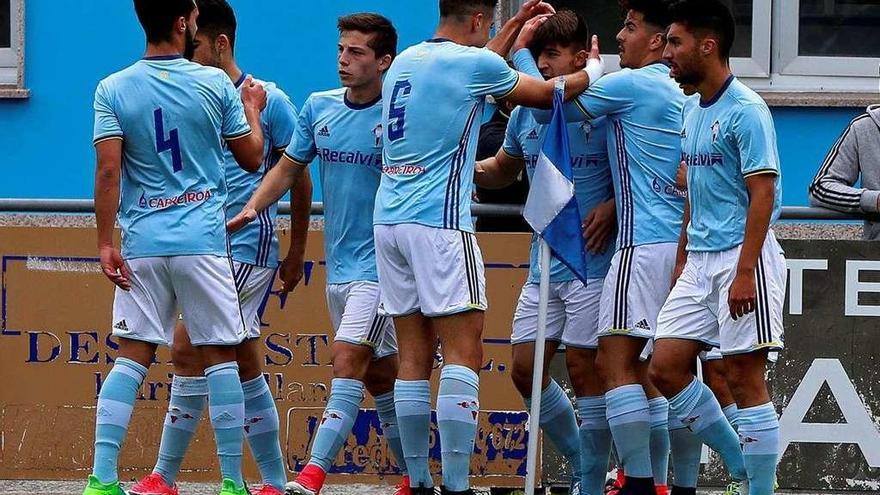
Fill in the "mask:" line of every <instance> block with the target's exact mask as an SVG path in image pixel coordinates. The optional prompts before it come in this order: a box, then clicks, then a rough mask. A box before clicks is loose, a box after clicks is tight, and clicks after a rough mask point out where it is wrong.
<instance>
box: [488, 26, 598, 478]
mask: <svg viewBox="0 0 880 495" xmlns="http://www.w3.org/2000/svg"><path fill="white" fill-rule="evenodd" d="M526 24H527V27H525V28H524V29H531V28H532V27H533V26H534V25H535V24H540V26H539V27H537V29H536V31H535V36H534V38H533V39H532V41H531V43H530V44H529V50H530V51H531V52H532V53H533V54H534V55H535V58H536V59H537V62H538V68H539V69H540V71H541V74H542V75H543V76H544V77H545V78H546V79H550V78H552V77H556V76H560V75H564V74H568V73H571V72H574V71H576V70H579V69H582V68H583V67H584V65H585V64H586V62H587V53H588V52H587V39H589V35H588V29H587V24H586V22H585V21H584V19H583V18H581V16H580V15H579V14H576V13H575V12H572V11H570V10H562V11H559V12H557V13H556V14H554V15H553V16H551V17H549V18H548V19H546V21H543V20H541V19H539V18H535V19H532V20H530V21H529V22H528V23H526ZM606 129H607V127H606V119H605V118H599V119H595V120H594V121H592V122H590V123H585V122H575V123H572V124H569V125H568V133H569V146H570V148H571V160H572V170H573V172H574V188H575V195H576V197H577V199H578V207H579V210H580V211H581V212H582V213H583V214H584V215H585V218H586V220H585V228H586V231H587V240H588V250H589V252H588V253H587V275H588V277H589V280H588V282H587V285H586V286H584V284H583V283H581V282H580V281H579V280H578V279H577V277H576V276H575V275H574V274H573V273H572V272H571V271H570V270H569V269H568V268H566V267H565V265H563V264H562V263H561V262H559V261H558V260H556V259H555V258H554V259H553V261H552V265H551V274H550V282H551V286H550V300H549V313H548V317H547V321H548V328H547V337H546V338H547V341H548V342H547V350H546V354H545V360H544V364H543V373H544V378H543V382H542V387H543V391H542V392H541V417H540V422H541V429H542V430H543V431H544V433H545V434H546V435H547V436H548V437H549V438H550V440H551V441H552V442H553V444H554V445H555V446H556V447H557V449H559V451H560V452H562V454H563V455H564V456H565V458H566V460H567V461H568V462H569V464H570V465H571V467H572V472H573V476H572V487H571V491H572V493H588V494H590V495H601V494H602V493H603V487H604V485H605V472H606V471H607V468H608V451H609V449H610V445H611V436H610V434H609V433H608V428H607V426H606V427H603V428H599V429H595V428H593V426H594V425H595V424H596V423H597V421H598V422H599V423H600V424H602V423H605V422H606V420H605V405H604V400H601V395H602V392H603V390H602V384H601V381H600V380H599V379H598V376H597V374H596V370H595V366H594V362H595V360H596V347H597V345H598V327H599V300H600V298H601V295H602V281H603V279H604V278H605V274H606V273H607V272H608V266H609V263H610V261H611V256H612V255H613V254H614V249H613V245H609V244H611V243H612V242H613V238H612V235H613V233H614V232H613V231H614V227H615V208H614V188H613V185H612V183H611V168H610V167H609V164H608V147H607V145H606V136H605V133H606ZM546 131H547V125H542V124H538V123H537V122H536V121H535V118H534V116H533V115H532V112H531V111H530V110H529V109H527V108H524V107H518V108H516V109H515V110H514V111H513V113H512V114H511V118H510V122H509V123H508V125H507V134H506V138H505V141H504V146H503V148H502V149H501V150H500V151H499V152H498V153H497V155H496V156H495V157H493V158H490V159H488V160H484V161H480V162H477V171H476V176H475V180H476V183H477V185H478V186H482V187H489V188H499V187H505V186H507V185H508V184H509V183H511V182H512V181H513V180H515V179H516V177H517V176H519V174H520V173H521V172H522V169H523V167H524V166H525V167H526V169H527V171H528V174H529V180H530V181H531V179H532V175H533V174H534V171H535V167H536V165H537V163H536V162H537V158H538V154H539V153H540V151H541V145H542V142H543V140H544V135H545V133H546ZM538 252H539V249H538V237H537V236H535V237H534V238H533V239H532V247H531V256H530V258H531V263H530V265H531V270H530V271H529V278H528V281H527V282H526V284H525V285H524V286H523V289H522V293H521V294H520V298H519V303H518V304H517V308H516V314H515V316H514V321H513V335H512V336H511V342H512V343H513V369H512V370H511V376H512V378H513V383H514V385H516V388H517V390H518V391H519V393H520V394H521V395H522V396H523V397H524V398H525V399H526V403H527V405H528V403H530V402H531V399H530V397H531V392H532V390H531V389H532V372H533V366H532V365H533V359H534V353H535V344H534V342H535V330H536V328H537V318H538V283H539V279H540V270H539V268H538V266H539V263H538V256H539V254H538ZM560 343H562V344H565V357H566V363H567V364H568V374H569V376H570V377H571V381H572V384H573V386H574V391H575V394H576V395H577V404H578V411H579V414H580V419H581V424H580V429H579V428H578V422H577V419H576V418H575V412H574V409H573V407H572V404H571V401H569V399H568V396H567V395H566V394H565V392H564V391H563V390H562V388H561V387H560V386H559V384H558V383H556V382H555V381H554V380H552V379H551V378H550V376H549V368H550V362H551V360H552V358H553V355H554V354H555V352H556V349H557V348H558V347H559V345H560ZM600 452H604V453H605V457H604V459H603V458H601V455H597V453H600ZM578 485H581V486H580V487H579V486H578ZM580 490H583V491H580Z"/></svg>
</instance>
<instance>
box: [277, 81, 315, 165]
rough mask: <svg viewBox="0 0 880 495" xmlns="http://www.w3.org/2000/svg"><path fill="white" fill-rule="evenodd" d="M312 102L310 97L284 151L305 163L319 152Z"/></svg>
mask: <svg viewBox="0 0 880 495" xmlns="http://www.w3.org/2000/svg"><path fill="white" fill-rule="evenodd" d="M312 103H313V99H312V97H309V99H308V100H306V104H305V105H304V106H303V109H302V110H301V111H300V112H299V117H298V118H297V120H296V126H295V129H294V131H293V133H292V136H293V137H292V138H290V144H289V145H288V146H287V149H286V150H285V151H284V156H286V157H287V158H288V159H290V160H291V161H294V162H296V163H301V164H303V165H308V164H309V163H311V161H312V160H314V159H315V155H316V154H317V151H316V147H315V134H314V128H313V115H312Z"/></svg>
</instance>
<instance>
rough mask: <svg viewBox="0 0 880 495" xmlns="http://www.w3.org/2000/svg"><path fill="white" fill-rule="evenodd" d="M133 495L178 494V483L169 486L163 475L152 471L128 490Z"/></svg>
mask: <svg viewBox="0 0 880 495" xmlns="http://www.w3.org/2000/svg"><path fill="white" fill-rule="evenodd" d="M128 493H130V494H131V495H178V493H177V483H175V484H174V486H168V483H165V480H164V479H162V475H161V474H159V473H151V474H149V475H147V477H145V478H144V479H142V480H140V481H138V482H137V483H136V484H135V485H134V486H133V487H131V489H129V490H128Z"/></svg>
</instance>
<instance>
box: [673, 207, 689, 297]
mask: <svg viewBox="0 0 880 495" xmlns="http://www.w3.org/2000/svg"><path fill="white" fill-rule="evenodd" d="M690 223H691V202H690V201H689V200H688V201H685V202H684V214H683V215H682V219H681V231H680V232H679V234H678V250H677V251H676V254H675V270H674V271H673V272H672V286H673V287H674V286H675V282H676V281H677V280H678V277H680V276H681V272H683V271H684V265H685V263H687V256H688V255H687V244H688V236H687V231H688V225H690Z"/></svg>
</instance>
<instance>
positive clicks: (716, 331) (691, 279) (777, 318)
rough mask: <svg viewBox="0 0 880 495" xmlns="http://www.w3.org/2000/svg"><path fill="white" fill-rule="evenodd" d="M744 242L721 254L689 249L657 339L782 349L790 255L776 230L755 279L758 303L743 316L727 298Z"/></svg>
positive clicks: (728, 349) (734, 349) (730, 349)
mask: <svg viewBox="0 0 880 495" xmlns="http://www.w3.org/2000/svg"><path fill="white" fill-rule="evenodd" d="M739 252H740V246H737V247H735V248H733V249H728V250H727V251H720V252H692V253H688V260H687V264H686V265H685V268H684V271H683V272H682V274H681V277H679V279H678V281H677V282H676V284H675V287H674V288H673V289H672V293H671V294H670V295H669V300H667V301H666V304H665V305H664V306H663V310H662V311H661V312H660V317H659V318H658V321H657V335H656V338H658V339H662V338H676V339H688V340H698V341H700V342H703V343H705V344H707V345H709V346H712V347H719V348H720V349H721V354H722V355H725V356H726V355H729V354H744V353H749V352H753V351H757V350H760V349H770V350H771V351H772V350H780V349H782V347H783V339H782V334H783V327H782V306H783V303H784V301H785V283H786V276H787V274H788V273H787V271H786V264H785V256H784V253H783V252H782V248H781V247H780V246H779V243H778V242H776V237H775V236H774V235H773V232H772V231H771V232H769V233H768V234H767V239H766V240H765V241H764V246H763V248H762V249H761V256H760V257H759V258H758V267H757V269H756V270H755V281H756V284H755V286H756V289H757V295H758V307H757V309H756V310H755V311H753V312H752V313H750V314H748V315H745V316H743V317H741V318H739V319H738V320H734V319H733V318H732V317H731V316H730V310H729V307H728V303H727V297H728V294H729V291H730V285H731V283H733V279H734V278H735V276H736V266H737V263H738V262H739Z"/></svg>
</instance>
